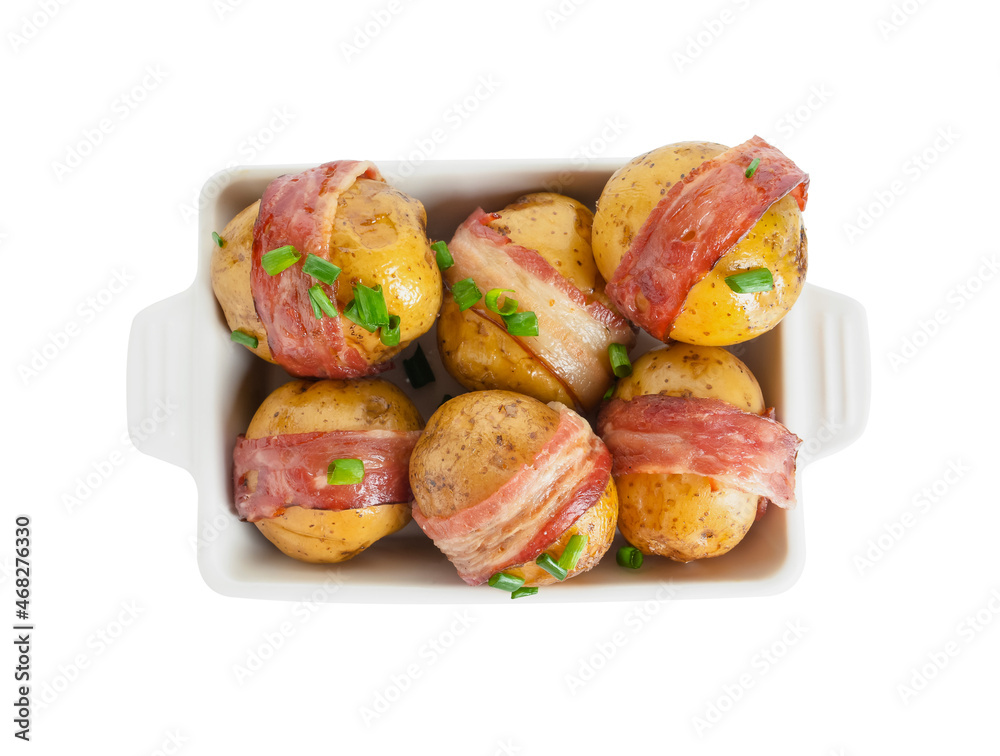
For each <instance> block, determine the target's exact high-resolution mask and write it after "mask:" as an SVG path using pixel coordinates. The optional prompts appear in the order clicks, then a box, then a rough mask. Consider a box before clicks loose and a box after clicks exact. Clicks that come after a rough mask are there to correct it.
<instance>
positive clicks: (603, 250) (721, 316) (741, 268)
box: [593, 140, 808, 346]
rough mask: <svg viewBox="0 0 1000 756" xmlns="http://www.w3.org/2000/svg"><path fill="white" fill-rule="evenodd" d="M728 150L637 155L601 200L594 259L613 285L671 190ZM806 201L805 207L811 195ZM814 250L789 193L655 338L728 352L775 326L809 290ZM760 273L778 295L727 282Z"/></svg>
mask: <svg viewBox="0 0 1000 756" xmlns="http://www.w3.org/2000/svg"><path fill="white" fill-rule="evenodd" d="M760 142H761V143H762V144H764V145H766V143H763V141H762V140H760ZM766 146H767V147H770V146H769V145H766ZM727 149H728V148H727V147H725V146H723V145H721V144H716V143H714V142H679V143H677V144H669V145H666V146H664V147H660V148H658V149H655V150H652V151H650V152H647V153H646V154H644V155H640V156H638V157H636V158H635V159H633V160H632V161H630V162H629V163H627V164H626V165H625V166H623V167H622V168H620V169H619V170H618V171H616V172H615V173H614V175H612V177H611V179H610V180H609V181H608V183H607V185H606V186H605V188H604V190H603V192H602V193H601V197H600V199H599V200H598V202H597V212H596V214H595V217H594V230H593V248H594V258H595V260H596V263H597V267H598V269H599V270H600V272H601V275H602V276H603V277H604V279H605V280H606V281H612V280H613V279H614V277H615V273H616V271H617V270H618V268H619V266H620V265H621V264H622V261H623V259H624V258H625V256H626V254H627V253H628V252H629V250H630V249H631V248H632V246H633V241H634V240H635V239H636V238H637V237H639V236H640V231H641V230H642V229H643V226H644V224H645V223H646V221H647V219H648V218H649V217H650V213H652V212H653V210H654V208H656V206H657V205H658V204H659V203H660V201H661V200H663V199H664V197H666V196H667V195H668V193H669V192H670V190H671V187H674V186H675V184H677V183H678V182H682V181H683V180H684V179H685V177H687V176H690V174H691V173H692V171H695V170H696V169H698V168H699V166H701V165H702V164H703V163H705V161H708V160H711V159H712V158H716V157H717V156H719V155H722V154H723V153H725V152H726V151H727ZM772 149H773V148H772ZM751 154H752V153H751ZM762 166H763V164H762ZM759 170H764V168H763V167H761V168H760V169H759ZM737 180H739V179H737ZM801 196H802V198H803V200H802V202H803V204H804V197H805V193H804V191H803V193H802V195H801ZM704 215H705V217H708V218H711V215H710V214H709V213H705V214H704ZM699 222H700V220H699ZM688 233H691V232H688ZM807 246H808V245H807V241H806V232H805V227H804V226H803V223H802V213H801V212H800V210H799V204H798V203H797V201H796V198H795V197H793V195H792V194H785V195H784V196H783V197H782V198H781V199H778V200H777V201H776V202H774V203H773V204H771V205H770V206H769V207H768V209H767V211H766V212H764V214H763V216H762V217H761V218H760V219H759V220H758V221H757V223H756V225H754V226H753V227H752V228H750V230H749V232H748V233H747V234H746V235H745V236H744V237H743V238H742V239H740V240H739V241H738V242H736V244H735V245H734V246H731V247H729V249H728V251H726V252H725V253H724V254H723V255H722V257H721V258H719V259H718V261H717V262H716V263H715V264H714V267H712V268H711V269H710V270H708V271H707V273H705V274H704V275H703V277H702V278H701V279H700V280H698V281H697V282H696V283H694V285H693V286H691V288H690V289H689V290H688V291H687V295H686V297H685V298H684V299H683V305H682V307H681V310H680V312H679V314H677V316H676V318H675V319H674V320H673V324H672V327H670V328H669V329H668V330H667V331H666V333H665V334H664V335H663V336H662V337H661V336H659V335H658V334H657V333H653V335H654V336H656V337H657V338H661V340H664V341H665V340H666V339H667V338H670V339H674V340H677V341H683V342H686V343H689V344H701V345H716V346H722V345H728V344H738V343H740V342H743V341H747V340H748V339H752V338H754V337H755V336H759V335H760V334H762V333H765V332H766V331H768V330H770V329H771V328H774V326H776V325H777V324H778V322H779V321H780V320H781V319H782V318H783V317H784V316H785V314H787V313H788V311H789V310H790V309H791V307H792V305H793V304H795V301H796V299H797V298H798V296H799V293H800V292H801V291H802V285H803V282H804V281H805V277H806V269H807V267H808V253H807ZM759 268H767V269H768V270H769V271H770V273H771V277H772V279H773V288H772V289H771V290H770V291H757V292H746V293H739V292H737V291H735V290H733V289H732V288H730V286H729V285H727V283H726V278H727V277H729V276H733V275H735V274H739V273H741V272H745V271H749V270H753V269H759ZM609 290H613V287H609ZM619 304H620V303H619ZM641 304H642V303H640V305H641ZM623 311H625V310H623ZM625 314H626V315H628V314H629V313H628V312H627V311H625ZM634 319H635V318H633V320H634ZM644 327H645V326H644ZM647 330H649V329H648V328H647Z"/></svg>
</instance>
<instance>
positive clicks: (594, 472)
mask: <svg viewBox="0 0 1000 756" xmlns="http://www.w3.org/2000/svg"><path fill="white" fill-rule="evenodd" d="M549 406H550V407H552V408H553V409H557V410H558V411H559V424H558V426H557V427H556V431H555V433H554V434H553V436H552V438H550V439H549V441H548V443H546V444H545V446H544V447H542V450H541V451H540V452H539V453H538V456H537V457H535V459H534V460H533V462H532V464H531V465H524V466H523V467H522V468H521V469H520V470H518V471H517V472H516V473H514V475H513V476H512V477H511V478H510V479H509V480H508V481H507V482H506V483H504V485H502V486H501V487H500V488H499V489H498V490H497V491H495V492H494V493H493V494H492V495H491V496H489V497H488V498H487V499H484V500H483V501H481V502H479V503H477V504H474V505H472V506H470V507H467V508H465V509H463V510H461V511H459V512H456V513H455V514H453V515H451V516H450V517H425V516H424V514H423V512H421V510H420V505H419V503H417V504H416V505H414V507H413V519H414V520H415V521H416V522H417V524H418V525H419V526H420V527H421V528H422V529H423V531H424V532H425V533H426V534H427V535H428V536H430V537H431V538H432V539H433V540H434V543H435V544H436V545H437V547H438V548H439V549H441V551H442V552H444V554H445V556H447V557H448V559H450V560H451V562H452V563H453V564H454V565H455V567H456V569H457V570H458V574H459V576H460V577H461V578H462V580H464V581H465V582H466V583H468V584H469V585H479V584H480V583H483V582H485V581H486V580H487V579H488V578H489V577H490V575H492V574H493V573H495V572H498V571H500V570H503V569H504V568H506V567H510V566H511V565H517V564H523V563H525V562H529V561H531V560H532V559H534V558H535V557H537V556H538V555H539V554H541V553H542V551H544V550H545V548H546V547H547V546H549V544H551V543H552V542H554V541H555V540H557V539H558V538H559V536H560V535H561V534H562V533H563V532H565V530H566V529H567V528H568V527H570V526H571V525H572V524H573V523H574V522H576V520H577V519H578V518H579V517H580V515H582V514H583V513H584V512H586V511H587V510H588V509H590V507H592V506H594V505H595V504H596V503H597V502H598V501H600V499H601V496H602V494H603V493H604V489H605V488H607V485H608V480H609V479H610V476H611V455H610V454H609V453H608V450H607V448H606V447H605V446H604V444H603V443H602V442H601V439H599V438H598V437H597V436H595V435H594V433H593V431H591V430H590V426H589V425H587V421H586V420H584V419H583V418H582V417H580V416H579V415H577V414H576V413H575V412H573V411H572V410H570V409H567V408H566V407H564V406H563V405H561V404H558V403H556V402H553V403H552V404H550V405H549Z"/></svg>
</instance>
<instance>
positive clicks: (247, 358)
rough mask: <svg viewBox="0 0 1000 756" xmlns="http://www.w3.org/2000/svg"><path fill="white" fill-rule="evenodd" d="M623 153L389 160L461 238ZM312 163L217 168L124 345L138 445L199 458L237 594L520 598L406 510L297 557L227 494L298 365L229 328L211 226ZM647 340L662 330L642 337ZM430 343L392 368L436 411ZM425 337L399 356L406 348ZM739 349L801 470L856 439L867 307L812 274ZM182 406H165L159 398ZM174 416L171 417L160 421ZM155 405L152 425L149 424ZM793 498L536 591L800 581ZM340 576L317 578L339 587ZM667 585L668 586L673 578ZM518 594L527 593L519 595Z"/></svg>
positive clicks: (185, 461) (585, 190) (594, 190)
mask: <svg viewBox="0 0 1000 756" xmlns="http://www.w3.org/2000/svg"><path fill="white" fill-rule="evenodd" d="M624 162H626V161H625V160H617V159H606V160H601V161H596V162H594V163H592V164H591V165H589V166H587V167H586V168H583V169H580V168H579V167H577V166H575V165H574V164H572V163H570V161H567V160H525V161H473V162H469V161H461V162H459V161H434V162H427V163H425V164H423V165H421V166H419V167H417V168H416V169H415V170H414V169H412V167H411V166H407V165H403V164H399V163H396V164H393V163H382V164H380V166H379V167H380V168H381V169H382V171H383V173H384V174H385V175H386V177H387V178H389V179H390V181H391V182H392V183H393V184H395V185H396V186H397V187H398V188H399V189H401V190H403V191H405V192H407V193H409V194H411V195H412V196H414V197H416V198H418V199H420V200H421V201H422V202H423V203H424V206H425V207H426V209H427V218H428V224H427V225H428V234H429V235H430V236H431V237H432V238H444V239H450V238H451V234H452V232H453V230H454V229H455V227H456V226H457V225H458V224H459V223H460V222H461V221H462V220H464V219H465V218H466V216H467V215H468V214H469V213H470V212H471V211H472V210H473V209H474V208H475V207H476V206H477V205H479V206H482V207H483V208H484V209H486V210H495V209H498V208H501V207H503V206H504V205H506V204H507V203H508V202H510V201H511V200H513V199H514V198H516V197H517V196H519V195H521V194H524V193H526V192H529V191H536V190H542V189H549V190H554V191H562V192H564V193H566V194H569V195H570V196H573V197H575V198H577V199H578V200H580V201H581V202H583V203H585V204H587V205H588V206H590V207H593V206H594V203H595V202H596V200H597V197H598V195H599V194H600V191H601V188H602V187H603V186H604V184H605V182H606V181H607V179H608V177H609V176H610V175H611V173H612V172H613V171H614V170H615V169H617V168H618V167H619V166H620V165H622V164H623V163H624ZM307 167H309V166H269V167H253V168H238V169H235V170H231V171H225V172H223V173H220V174H216V175H215V176H213V177H212V178H211V179H209V181H208V182H207V183H206V184H205V187H204V188H203V190H202V194H201V206H200V207H201V213H200V223H199V231H198V233H199V236H198V273H197V276H196V279H195V282H194V284H193V285H192V286H191V287H190V288H189V289H187V290H186V291H184V292H182V293H180V294H177V295H175V296H173V297H170V298H169V299H166V300H163V301H161V302H158V303H156V304H154V305H152V306H150V307H147V308H146V309H145V310H143V311H142V312H141V313H139V315H138V316H137V317H136V318H135V322H134V323H133V325H132V332H131V335H130V340H129V353H128V422H129V427H130V428H133V429H136V430H135V431H133V436H132V438H133V442H134V443H135V445H136V447H137V448H139V449H140V450H141V451H143V452H145V453H147V454H150V455H152V456H154V457H158V458H160V459H162V460H165V461H167V462H170V463H173V464H175V465H179V466H181V467H183V468H184V469H186V470H188V471H189V472H190V473H191V474H192V475H193V476H194V479H195V482H196V484H197V487H198V499H199V500H198V509H197V517H198V544H197V551H198V564H199V566H200V568H201V572H202V575H203V576H204V578H205V581H206V582H207V583H208V584H209V585H210V586H211V587H212V588H214V589H215V590H216V591H218V592H219V593H222V594H224V595H227V596H240V597H250V598H270V599H288V600H299V599H301V598H302V597H303V596H309V595H312V596H313V597H314V598H320V599H323V600H330V601H336V602H354V603H360V602H396V603H400V602H401V603H407V602H410V603H423V602H440V603H449V602H450V603H469V602H477V603H479V602H504V601H508V602H509V597H508V595H507V594H505V593H502V592H500V591H497V590H491V589H489V588H487V587H480V588H470V587H469V586H466V585H465V584H464V583H462V582H461V580H459V578H458V576H457V575H456V573H455V570H454V568H453V567H452V566H451V564H450V563H449V562H448V561H447V560H446V559H445V558H444V557H443V556H442V555H441V554H440V552H438V551H437V550H436V549H435V548H434V546H433V544H432V543H431V541H430V540H429V539H427V538H426V537H425V536H424V535H423V533H422V532H421V531H420V530H419V529H418V528H417V527H416V525H415V524H413V523H410V525H408V526H407V527H406V528H404V529H403V530H402V531H400V532H399V533H396V534H394V535H392V536H389V537H387V538H385V539H383V540H381V541H379V542H378V543H376V544H375V545H374V546H373V547H371V548H370V549H369V550H368V551H366V552H365V553H363V554H362V555H360V556H359V557H357V558H355V559H353V560H351V561H349V562H346V563H344V564H342V565H337V566H333V567H331V566H318V565H309V564H304V563H300V562H297V561H295V560H292V559H289V558H288V557H286V556H284V555H282V554H281V553H279V552H278V551H277V549H275V548H274V547H273V546H271V544H270V543H268V542H267V541H266V540H265V539H264V537H263V536H262V535H261V534H260V533H259V532H258V531H257V529H256V528H255V527H253V526H252V525H250V524H248V523H243V522H240V521H239V520H238V519H237V517H236V514H235V510H234V508H233V503H232V477H231V465H232V450H233V445H234V443H235V440H236V436H237V434H239V433H242V432H243V431H245V430H246V427H247V423H248V422H249V420H250V418H251V416H252V415H253V413H254V411H255V410H256V408H257V406H258V405H259V404H260V402H261V401H262V400H263V399H264V397H265V396H266V395H267V394H268V392H269V391H270V390H272V389H274V388H276V387H277V386H279V385H281V384H282V383H284V382H285V381H287V380H289V376H288V375H287V374H286V373H285V372H284V371H283V370H282V369H281V368H279V367H277V366H274V365H270V364H267V363H265V362H263V361H262V360H259V359H257V358H256V357H254V356H253V355H252V354H250V352H248V351H247V350H245V349H243V348H242V347H240V346H238V345H235V344H233V343H231V342H230V340H229V330H228V328H227V326H226V323H225V319H224V318H223V316H222V312H221V309H220V308H219V306H218V305H217V303H216V301H215V298H214V296H213V294H212V286H211V281H210V277H209V261H210V258H211V255H212V245H213V241H212V231H215V230H219V231H221V230H222V229H223V228H224V227H225V225H226V223H227V222H228V221H229V220H230V219H231V218H232V217H233V216H234V215H235V214H236V213H237V212H239V211H240V210H242V209H243V208H244V207H246V206H247V205H249V204H250V203H252V202H254V201H255V200H257V199H259V198H260V196H261V194H262V193H263V191H264V187H265V186H266V185H267V183H268V182H269V181H270V180H271V179H273V178H274V177H276V176H278V175H280V174H282V173H293V172H298V171H301V170H304V169H305V168H307ZM644 339H645V340H640V349H639V350H637V352H636V355H637V354H638V353H640V352H641V351H646V350H647V349H648V348H650V347H651V346H653V344H654V342H653V341H652V340H651V339H649V338H648V337H645V336H644ZM420 343H421V345H422V347H423V350H424V352H425V354H426V355H427V357H428V360H429V361H430V363H431V365H432V367H433V369H434V373H435V375H436V376H437V381H436V382H435V383H433V384H431V385H429V386H427V387H424V388H421V389H419V390H416V391H414V390H412V389H410V387H409V384H408V383H407V382H406V379H405V377H404V375H403V372H402V370H401V366H400V361H399V360H397V361H396V362H397V367H396V369H395V370H393V371H392V372H390V373H387V374H386V376H385V377H387V378H388V379H389V380H391V381H394V382H395V383H396V384H397V385H399V386H401V387H403V388H404V390H406V391H407V392H408V393H409V394H410V395H411V396H412V397H413V399H414V401H415V402H416V403H417V405H418V407H419V408H420V409H421V411H422V412H423V415H424V418H425V419H426V418H427V417H429V416H430V414H431V413H432V412H433V411H434V409H435V408H436V407H437V406H438V404H439V403H440V401H441V398H442V397H443V395H444V394H446V393H450V394H457V393H460V392H461V390H462V389H461V387H459V386H458V384H457V383H455V382H454V381H453V380H452V379H451V378H450V376H448V374H447V373H446V372H445V371H444V369H443V368H442V367H441V364H440V361H439V359H438V355H437V346H436V342H435V335H434V332H433V330H432V331H431V332H430V333H428V334H426V335H425V336H424V337H423V338H422V339H421V340H420ZM413 349H414V347H413V346H410V347H409V348H408V349H407V350H406V351H405V352H404V354H403V356H409V354H411V353H412V351H413ZM733 351H734V352H736V353H737V355H738V356H739V357H740V358H741V359H743V360H744V361H745V362H746V363H747V364H748V365H749V366H750V368H751V369H752V370H753V372H754V373H755V375H756V376H757V378H758V379H759V381H760V384H761V386H762V388H763V390H764V398H765V400H766V401H767V403H768V404H769V405H774V406H775V407H777V412H778V417H779V419H780V420H781V421H782V422H784V423H785V424H786V425H787V426H788V427H789V428H790V429H791V430H792V431H793V432H795V433H797V434H798V435H799V436H800V437H801V438H803V439H804V440H805V444H804V446H803V449H802V451H801V452H800V460H799V470H800V472H801V470H802V468H804V467H805V466H806V465H807V464H808V463H809V462H812V461H815V460H816V459H818V458H819V457H822V456H825V455H828V454H831V453H833V452H835V451H837V450H839V449H841V448H843V447H845V446H847V445H848V444H850V443H851V442H852V441H854V440H855V439H856V438H857V437H858V436H859V435H860V434H861V432H862V430H863V429H864V425H865V422H866V419H867V416H868V407H869V382H870V373H871V369H870V357H869V347H868V329H867V321H866V318H865V313H864V310H863V308H862V307H861V305H859V304H858V303H857V302H855V301H854V300H852V299H849V298H848V297H845V296H843V295H840V294H837V293H834V292H832V291H827V290H825V289H821V288H819V287H817V286H814V285H812V284H807V285H806V287H805V289H804V290H803V292H802V295H801V297H800V298H799V301H798V303H797V304H796V305H795V307H794V308H793V310H792V312H791V313H790V314H789V315H788V316H787V317H786V318H785V319H784V321H783V322H782V323H781V324H780V326H779V327H778V328H776V329H775V330H773V331H772V332H771V333H769V334H766V335H764V336H762V337H760V338H758V339H755V340H754V341H752V342H749V343H747V344H746V345H743V346H738V347H734V348H733ZM164 406H167V407H171V406H175V407H176V408H177V409H175V410H173V411H172V412H171V413H169V414H168V415H167V413H165V412H164V411H163V409H162V408H163V407H164ZM164 415H167V417H166V418H165V419H164ZM150 418H154V419H155V420H156V421H157V422H156V430H155V431H154V432H152V433H147V432H145V431H143V430H141V428H142V427H143V421H146V426H147V427H148V426H149V419H150ZM798 481H799V488H798V491H797V499H798V502H799V503H798V506H797V507H796V508H795V509H793V510H791V511H784V510H781V509H778V508H777V507H771V508H769V510H768V512H767V514H766V516H765V517H764V518H763V519H762V520H761V521H759V522H758V523H756V524H755V525H754V527H753V528H752V529H751V531H750V533H749V534H748V535H747V537H746V538H745V539H744V541H743V542H742V543H741V544H740V545H739V546H737V547H736V548H735V549H734V550H733V551H732V552H730V553H729V554H727V555H725V556H724V557H721V558H717V559H708V560H704V561H701V562H693V563H690V564H676V563H673V562H670V561H668V560H666V559H659V558H647V559H646V562H645V564H644V565H643V567H642V568H641V569H640V570H638V571H631V570H625V569H623V568H620V567H618V566H617V565H616V564H615V559H614V553H613V552H614V550H615V549H616V548H617V547H618V546H619V545H621V544H622V543H623V541H622V540H621V537H620V536H619V537H618V539H617V540H616V542H615V545H614V546H613V547H612V551H611V552H609V553H608V555H607V556H606V557H605V559H604V560H603V561H602V563H601V564H600V565H598V566H597V567H596V568H595V569H594V570H592V571H591V572H589V573H587V574H585V575H582V576H580V577H577V578H575V579H573V580H571V581H568V582H567V583H565V584H563V585H559V586H554V587H550V588H545V589H543V590H541V591H540V592H539V593H538V595H537V596H534V597H532V598H531V599H529V600H530V601H532V602H538V601H624V600H646V599H664V598H667V597H671V598H694V597H716V598H718V597H731V596H761V595H767V594H773V593H777V592H779V591H782V590H784V589H786V588H788V587H789V586H791V585H792V584H793V583H794V582H795V580H796V579H797V578H798V576H799V574H800V573H801V570H802V566H803V563H804V559H805V543H804V528H803V517H804V515H805V513H806V512H807V511H808V508H809V502H808V500H807V498H806V497H805V496H804V495H803V491H802V486H801V481H802V476H801V474H800V475H799V477H798ZM331 571H332V573H333V574H334V575H335V576H336V577H335V581H334V583H333V585H335V586H336V590H317V589H318V588H319V587H321V586H324V585H325V586H327V587H329V586H331V582H330V581H331ZM665 586H669V587H665ZM519 603H521V602H519Z"/></svg>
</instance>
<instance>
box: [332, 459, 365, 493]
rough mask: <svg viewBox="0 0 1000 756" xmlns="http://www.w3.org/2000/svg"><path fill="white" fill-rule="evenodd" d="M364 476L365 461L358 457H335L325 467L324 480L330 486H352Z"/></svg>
mask: <svg viewBox="0 0 1000 756" xmlns="http://www.w3.org/2000/svg"><path fill="white" fill-rule="evenodd" d="M364 477H365V463H364V462H362V461H361V460H360V459H335V460H333V462H331V463H330V466H329V467H328V468H326V482H327V483H329V484H330V485H331V486H353V485H354V484H356V483H360V482H361V481H362V480H363V479H364Z"/></svg>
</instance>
